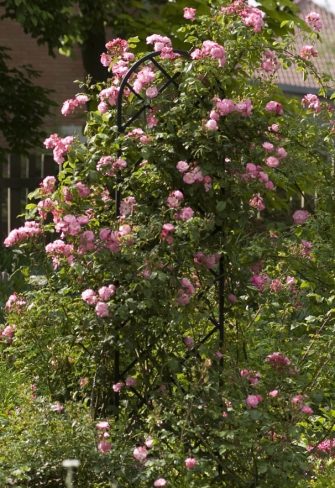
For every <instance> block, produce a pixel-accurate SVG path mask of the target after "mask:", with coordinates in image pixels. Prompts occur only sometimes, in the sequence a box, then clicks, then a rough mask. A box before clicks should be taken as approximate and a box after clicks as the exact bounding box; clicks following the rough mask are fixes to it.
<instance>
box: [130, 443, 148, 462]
mask: <svg viewBox="0 0 335 488" xmlns="http://www.w3.org/2000/svg"><path fill="white" fill-rule="evenodd" d="M133 456H134V458H135V459H136V461H138V462H140V463H144V462H145V461H146V459H147V456H148V451H147V448H146V447H145V446H139V447H135V449H134V450H133Z"/></svg>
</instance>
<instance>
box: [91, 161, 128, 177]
mask: <svg viewBox="0 0 335 488" xmlns="http://www.w3.org/2000/svg"><path fill="white" fill-rule="evenodd" d="M126 167H127V162H126V161H125V160H124V159H122V158H114V157H112V156H102V157H101V158H100V159H99V161H98V162H97V166H96V168H97V170H98V171H100V172H103V173H104V174H106V175H107V176H114V175H115V174H116V172H117V171H121V170H123V169H125V168H126Z"/></svg>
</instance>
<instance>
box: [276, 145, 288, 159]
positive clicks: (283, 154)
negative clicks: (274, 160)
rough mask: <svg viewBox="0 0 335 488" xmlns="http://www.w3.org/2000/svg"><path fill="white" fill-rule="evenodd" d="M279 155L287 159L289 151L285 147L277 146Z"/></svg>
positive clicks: (280, 157)
mask: <svg viewBox="0 0 335 488" xmlns="http://www.w3.org/2000/svg"><path fill="white" fill-rule="evenodd" d="M277 156H278V158H279V159H285V158H286V157H287V151H286V149H284V148H283V147H278V148H277Z"/></svg>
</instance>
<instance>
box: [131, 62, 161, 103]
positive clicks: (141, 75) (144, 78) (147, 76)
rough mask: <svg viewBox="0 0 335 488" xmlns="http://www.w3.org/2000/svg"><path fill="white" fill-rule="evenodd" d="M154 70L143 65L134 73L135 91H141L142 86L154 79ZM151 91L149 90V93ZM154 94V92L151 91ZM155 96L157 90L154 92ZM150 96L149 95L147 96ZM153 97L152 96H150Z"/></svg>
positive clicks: (144, 86)
mask: <svg viewBox="0 0 335 488" xmlns="http://www.w3.org/2000/svg"><path fill="white" fill-rule="evenodd" d="M155 76H156V75H155V72H154V71H153V70H152V69H151V68H150V67H149V66H145V67H144V68H143V69H141V70H140V71H139V72H138V73H137V74H136V79H135V81H134V83H133V88H134V91H135V92H136V93H141V91H142V90H143V88H146V87H147V86H148V85H150V84H151V83H152V82H153V81H154V79H155ZM151 93H152V92H151V91H149V95H150V94H151ZM152 94H154V93H152ZM155 94H156V96H157V94H158V91H157V92H155ZM149 98H150V97H149ZM152 98H154V97H152Z"/></svg>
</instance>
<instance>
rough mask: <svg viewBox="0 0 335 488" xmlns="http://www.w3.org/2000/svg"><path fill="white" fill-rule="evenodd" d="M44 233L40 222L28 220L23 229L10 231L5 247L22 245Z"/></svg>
mask: <svg viewBox="0 0 335 488" xmlns="http://www.w3.org/2000/svg"><path fill="white" fill-rule="evenodd" d="M42 233H43V231H42V228H41V226H40V224H39V223H38V222H35V221H34V220H32V221H30V220H27V221H26V222H25V223H24V225H23V226H22V227H19V228H18V229H13V230H11V231H10V233H9V234H8V236H7V237H6V239H5V240H4V245H5V246H6V247H12V246H15V245H17V244H20V243H21V242H24V241H27V240H29V239H32V238H34V237H37V236H39V235H41V234H42Z"/></svg>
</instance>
